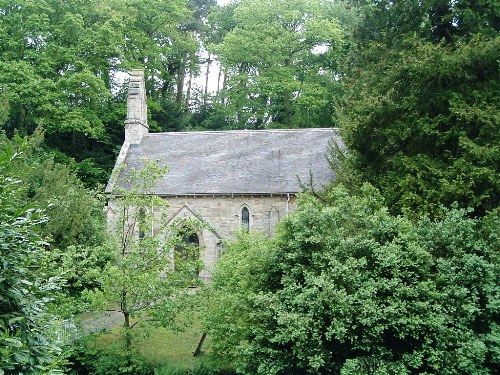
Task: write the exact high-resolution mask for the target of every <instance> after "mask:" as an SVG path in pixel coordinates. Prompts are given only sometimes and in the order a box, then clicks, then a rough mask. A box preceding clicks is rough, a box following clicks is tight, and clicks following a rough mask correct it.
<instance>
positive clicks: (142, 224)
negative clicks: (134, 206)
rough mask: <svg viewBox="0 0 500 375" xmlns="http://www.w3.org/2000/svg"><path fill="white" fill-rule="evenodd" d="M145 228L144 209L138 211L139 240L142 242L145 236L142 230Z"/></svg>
mask: <svg viewBox="0 0 500 375" xmlns="http://www.w3.org/2000/svg"><path fill="white" fill-rule="evenodd" d="M145 226H146V210H145V209H144V207H141V208H140V209H139V239H140V240H142V239H143V238H144V236H145V234H146V233H145V232H144V230H145V229H146V228H145Z"/></svg>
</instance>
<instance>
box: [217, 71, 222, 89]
mask: <svg viewBox="0 0 500 375" xmlns="http://www.w3.org/2000/svg"><path fill="white" fill-rule="evenodd" d="M221 75H222V66H221V67H219V76H218V77H217V92H216V96H219V92H220V77H221Z"/></svg>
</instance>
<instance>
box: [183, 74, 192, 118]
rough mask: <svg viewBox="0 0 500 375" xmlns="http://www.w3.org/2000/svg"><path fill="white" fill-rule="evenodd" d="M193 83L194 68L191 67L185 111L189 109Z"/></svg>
mask: <svg viewBox="0 0 500 375" xmlns="http://www.w3.org/2000/svg"><path fill="white" fill-rule="evenodd" d="M192 83H193V70H192V69H189V81H188V87H187V91H186V106H185V108H184V112H188V111H189V101H190V100H191V84H192Z"/></svg>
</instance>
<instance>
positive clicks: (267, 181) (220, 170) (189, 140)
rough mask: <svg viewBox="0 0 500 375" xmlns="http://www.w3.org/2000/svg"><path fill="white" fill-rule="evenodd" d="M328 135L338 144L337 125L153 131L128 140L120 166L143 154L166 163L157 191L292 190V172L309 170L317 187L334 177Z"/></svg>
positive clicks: (135, 162)
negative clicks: (137, 141) (138, 139)
mask: <svg viewBox="0 0 500 375" xmlns="http://www.w3.org/2000/svg"><path fill="white" fill-rule="evenodd" d="M332 139H333V140H334V141H335V142H337V143H338V144H339V145H340V146H341V147H343V145H342V142H341V139H340V136H339V135H338V130H337V129H291V130H281V129H275V130H234V131H202V132H171V133H152V134H147V135H145V136H144V137H143V138H142V141H141V143H140V144H139V145H130V147H129V149H128V152H127V155H126V157H125V160H124V162H125V164H126V167H125V171H126V169H128V168H141V166H142V165H143V164H144V158H147V159H151V160H156V161H158V162H159V163H160V164H162V165H164V164H167V165H168V167H169V172H168V173H167V174H166V175H165V176H164V177H163V178H162V179H161V181H159V183H158V187H157V189H156V193H157V194H159V195H170V196H171V195H174V196H175V195H212V194H213V195H221V194H224V195H228V194H254V195H260V194H284V193H297V192H300V191H301V190H302V189H301V188H300V184H299V180H298V178H297V177H299V178H300V179H301V180H302V181H304V182H307V181H309V176H310V171H311V172H312V173H313V176H314V181H315V185H316V187H320V186H321V185H325V184H327V183H328V182H329V181H331V180H332V179H333V178H334V175H333V172H332V171H331V169H330V168H329V166H328V162H327V160H326V156H327V154H328V142H329V141H330V140H332ZM108 190H109V186H108ZM108 192H109V191H108Z"/></svg>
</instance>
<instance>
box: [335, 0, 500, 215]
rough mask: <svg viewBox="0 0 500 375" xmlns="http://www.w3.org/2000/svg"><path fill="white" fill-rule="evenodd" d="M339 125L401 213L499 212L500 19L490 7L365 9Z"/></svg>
mask: <svg viewBox="0 0 500 375" xmlns="http://www.w3.org/2000/svg"><path fill="white" fill-rule="evenodd" d="M353 3H361V4H362V6H361V8H360V12H363V14H364V17H363V18H362V20H361V22H360V24H359V25H358V27H357V28H356V31H355V34H354V36H355V37H354V39H355V40H354V43H355V45H356V48H353V49H352V51H351V55H350V59H349V61H348V62H349V63H348V64H347V66H346V74H347V79H346V80H345V87H346V96H345V97H344V100H343V101H342V102H341V107H342V110H340V111H339V113H340V115H339V117H338V121H339V123H340V125H341V127H342V128H343V137H344V140H345V143H346V145H347V146H348V149H349V153H350V159H351V160H350V163H351V165H353V169H354V171H355V173H359V174H360V177H361V179H362V180H365V181H369V182H371V183H372V184H373V185H374V186H376V187H378V188H380V190H381V192H382V194H383V195H384V197H385V198H386V199H387V204H388V205H389V207H390V209H391V211H392V212H394V213H405V214H408V215H410V216H411V217H413V218H418V217H419V216H421V215H423V214H428V215H432V216H436V217H439V216H440V215H441V214H442V212H443V211H442V207H443V206H442V205H444V206H449V205H451V203H452V202H455V201H456V202H458V204H459V205H460V207H464V208H466V207H473V208H474V215H484V214H486V212H487V211H488V210H491V209H495V208H496V207H498V205H499V202H500V201H499V195H498V191H499V188H500V185H499V184H500V179H499V177H498V176H499V172H500V171H499V166H498V162H497V161H498V158H499V157H500V154H499V152H500V146H499V145H500V138H499V133H498V131H497V129H496V124H497V123H498V122H499V120H500V119H499V117H498V113H499V112H498V95H499V86H498V81H499V76H498V72H499V70H498V61H497V56H498V53H499V48H500V44H499V40H500V39H499V38H498V35H497V34H498V30H499V18H498V14H497V11H496V10H495V5H494V4H493V3H491V2H469V1H440V0H439V1H438V0H432V1H431V0H429V1H423V2H414V1H400V2H392V1H377V2H372V1H362V2H353Z"/></svg>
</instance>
